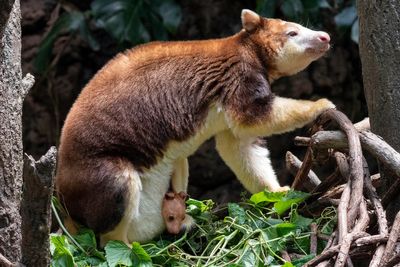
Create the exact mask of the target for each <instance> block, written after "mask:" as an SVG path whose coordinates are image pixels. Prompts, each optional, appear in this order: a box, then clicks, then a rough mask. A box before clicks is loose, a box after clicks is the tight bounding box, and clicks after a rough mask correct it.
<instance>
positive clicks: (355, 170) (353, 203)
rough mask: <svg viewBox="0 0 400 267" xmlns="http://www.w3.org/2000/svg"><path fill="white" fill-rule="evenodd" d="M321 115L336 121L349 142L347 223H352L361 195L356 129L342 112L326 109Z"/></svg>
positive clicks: (360, 165) (360, 151)
mask: <svg viewBox="0 0 400 267" xmlns="http://www.w3.org/2000/svg"><path fill="white" fill-rule="evenodd" d="M323 115H326V116H328V117H329V118H331V119H332V120H334V121H336V122H337V123H338V124H339V126H340V128H341V129H342V130H343V131H344V132H345V134H346V136H347V140H348V142H349V164H350V179H351V198H350V206H349V224H350V225H353V223H354V220H355V219H356V217H357V214H358V211H359V208H360V203H361V199H362V195H363V183H364V181H363V167H362V150H361V143H360V138H359V136H358V131H357V130H356V128H355V127H354V125H353V124H352V123H351V121H350V120H349V119H348V118H347V117H346V115H344V114H343V113H342V112H339V111H337V110H328V111H326V112H325V113H324V114H323Z"/></svg>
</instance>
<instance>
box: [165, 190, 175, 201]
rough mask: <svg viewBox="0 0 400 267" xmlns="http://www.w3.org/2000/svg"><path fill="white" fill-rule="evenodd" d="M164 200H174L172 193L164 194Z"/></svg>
mask: <svg viewBox="0 0 400 267" xmlns="http://www.w3.org/2000/svg"><path fill="white" fill-rule="evenodd" d="M165 198H166V199H167V200H171V199H174V198H175V194H174V193H173V192H167V193H165Z"/></svg>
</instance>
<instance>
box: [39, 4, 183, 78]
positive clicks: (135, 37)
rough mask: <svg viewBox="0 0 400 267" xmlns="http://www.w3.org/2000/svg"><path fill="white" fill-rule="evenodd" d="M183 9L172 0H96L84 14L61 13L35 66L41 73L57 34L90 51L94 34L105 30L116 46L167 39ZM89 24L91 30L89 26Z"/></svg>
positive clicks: (179, 18)
mask: <svg viewBox="0 0 400 267" xmlns="http://www.w3.org/2000/svg"><path fill="white" fill-rule="evenodd" d="M181 18H182V10H181V8H180V6H179V5H178V4H177V3H176V2H175V0H154V1H150V0H116V1H109V0H95V1H93V2H92V3H91V7H90V9H89V10H86V11H78V10H76V11H71V12H66V13H63V14H62V15H61V16H60V17H59V18H58V19H57V21H56V22H55V23H54V25H53V26H52V27H51V29H50V31H49V32H48V34H47V35H46V36H45V38H44V39H43V41H42V42H41V44H40V46H39V50H38V54H37V56H36V59H35V62H34V65H35V68H36V70H37V71H39V72H44V71H45V70H46V68H48V66H49V62H50V59H51V55H52V51H53V46H54V43H55V41H56V40H57V38H58V37H59V36H60V35H64V34H66V35H70V36H74V35H77V36H79V37H80V38H82V39H83V40H84V41H85V42H86V43H87V44H88V45H89V46H90V48H91V49H92V50H94V51H97V50H99V49H100V44H99V43H98V41H97V40H96V38H95V37H94V35H93V33H92V32H93V31H95V30H98V29H103V30H105V31H106V32H107V33H108V34H109V35H110V36H111V37H112V38H113V39H114V40H115V42H116V43H117V44H118V45H122V46H123V45H124V44H127V45H129V46H132V44H139V43H145V42H148V41H150V40H167V39H168V37H169V34H174V33H175V32H176V30H177V28H178V26H179V24H180V21H181ZM89 25H90V27H89Z"/></svg>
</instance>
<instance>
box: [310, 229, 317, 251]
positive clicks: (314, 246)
mask: <svg viewBox="0 0 400 267" xmlns="http://www.w3.org/2000/svg"><path fill="white" fill-rule="evenodd" d="M310 228H311V236H310V254H317V245H318V238H317V233H318V225H317V224H316V223H311V225H310Z"/></svg>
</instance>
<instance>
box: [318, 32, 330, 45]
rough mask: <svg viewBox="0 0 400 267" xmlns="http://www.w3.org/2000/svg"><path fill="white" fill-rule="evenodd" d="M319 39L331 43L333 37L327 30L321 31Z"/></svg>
mask: <svg viewBox="0 0 400 267" xmlns="http://www.w3.org/2000/svg"><path fill="white" fill-rule="evenodd" d="M318 39H319V40H320V41H321V42H322V43H329V42H330V41H331V37H329V34H327V33H326V32H319V36H318Z"/></svg>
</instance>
